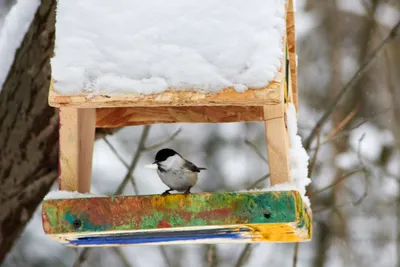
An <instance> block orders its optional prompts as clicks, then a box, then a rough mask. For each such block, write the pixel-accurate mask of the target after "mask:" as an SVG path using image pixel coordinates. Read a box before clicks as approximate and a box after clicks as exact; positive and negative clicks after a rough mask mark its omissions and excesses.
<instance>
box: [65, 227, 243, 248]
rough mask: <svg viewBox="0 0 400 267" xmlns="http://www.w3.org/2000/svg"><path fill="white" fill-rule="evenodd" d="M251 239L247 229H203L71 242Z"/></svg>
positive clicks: (73, 243) (108, 243)
mask: <svg viewBox="0 0 400 267" xmlns="http://www.w3.org/2000/svg"><path fill="white" fill-rule="evenodd" d="M250 238H251V230H250V229H247V228H239V229H238V228H236V229H234V228H232V229H203V230H186V231H178V232H172V231H171V232H159V233H150V232H149V233H147V232H141V233H124V234H113V235H98V236H85V237H78V238H76V239H71V240H69V242H70V244H71V245H75V246H85V245H92V246H93V245H99V246H100V245H129V244H132V245H133V244H150V243H161V242H164V243H165V242H172V241H195V240H207V239H236V240H247V239H250Z"/></svg>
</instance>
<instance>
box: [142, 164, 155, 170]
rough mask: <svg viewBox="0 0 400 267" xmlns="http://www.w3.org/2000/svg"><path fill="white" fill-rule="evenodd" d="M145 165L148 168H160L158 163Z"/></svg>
mask: <svg viewBox="0 0 400 267" xmlns="http://www.w3.org/2000/svg"><path fill="white" fill-rule="evenodd" d="M144 167H145V168H148V169H157V168H158V166H157V164H147V165H144Z"/></svg>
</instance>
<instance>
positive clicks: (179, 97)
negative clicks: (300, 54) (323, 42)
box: [49, 64, 284, 108]
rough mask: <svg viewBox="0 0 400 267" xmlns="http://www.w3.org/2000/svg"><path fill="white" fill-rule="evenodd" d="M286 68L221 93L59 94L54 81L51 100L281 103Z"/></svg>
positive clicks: (82, 103) (72, 103) (74, 103)
mask: <svg viewBox="0 0 400 267" xmlns="http://www.w3.org/2000/svg"><path fill="white" fill-rule="evenodd" d="M282 66H283V68H281V70H280V71H279V72H278V74H277V75H276V78H275V79H274V80H273V81H272V82H271V83H270V84H269V85H268V87H266V88H261V89H249V90H247V91H246V92H242V93H238V92H236V91H235V90H234V89H233V88H226V89H225V90H223V91H221V92H219V93H202V92H200V91H174V90H167V91H165V92H162V93H158V94H150V95H144V94H129V95H104V94H103V95H95V96H90V95H89V94H83V93H82V94H77V95H60V94H58V93H57V92H56V91H55V90H54V88H53V83H54V82H55V81H52V83H51V86H50V92H49V104H50V106H53V107H76V108H105V107H161V106H167V107H174V106H227V105H228V106H229V105H232V106H261V105H274V104H277V103H279V97H278V94H279V92H277V91H279V88H280V84H281V83H283V79H284V73H283V72H282V71H283V70H284V64H282Z"/></svg>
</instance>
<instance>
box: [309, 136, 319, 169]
mask: <svg viewBox="0 0 400 267" xmlns="http://www.w3.org/2000/svg"><path fill="white" fill-rule="evenodd" d="M320 144H321V131H320V130H319V129H318V136H317V147H316V149H315V152H314V156H313V158H312V160H311V163H310V167H309V168H308V177H311V176H312V173H313V171H314V168H315V163H316V162H317V155H318V151H319V147H320Z"/></svg>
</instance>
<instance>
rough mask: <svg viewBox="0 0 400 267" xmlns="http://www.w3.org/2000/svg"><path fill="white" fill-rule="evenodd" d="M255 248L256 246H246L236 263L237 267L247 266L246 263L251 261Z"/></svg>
mask: <svg viewBox="0 0 400 267" xmlns="http://www.w3.org/2000/svg"><path fill="white" fill-rule="evenodd" d="M253 247H254V246H253V245H252V244H246V245H245V247H244V249H243V250H242V253H240V256H239V259H238V261H237V262H236V265H235V267H242V266H244V265H245V264H246V262H247V261H248V260H249V257H250V255H251V252H252V250H253Z"/></svg>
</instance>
